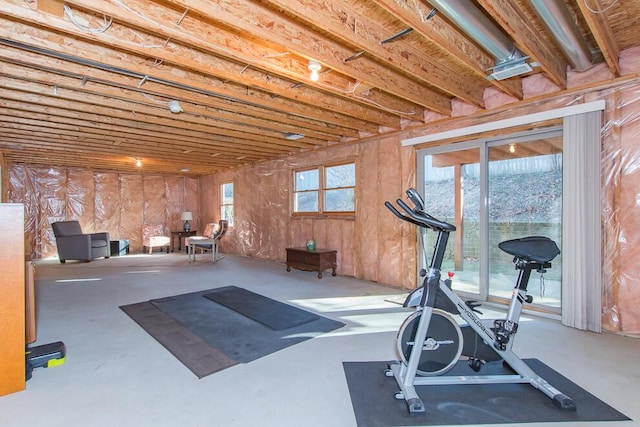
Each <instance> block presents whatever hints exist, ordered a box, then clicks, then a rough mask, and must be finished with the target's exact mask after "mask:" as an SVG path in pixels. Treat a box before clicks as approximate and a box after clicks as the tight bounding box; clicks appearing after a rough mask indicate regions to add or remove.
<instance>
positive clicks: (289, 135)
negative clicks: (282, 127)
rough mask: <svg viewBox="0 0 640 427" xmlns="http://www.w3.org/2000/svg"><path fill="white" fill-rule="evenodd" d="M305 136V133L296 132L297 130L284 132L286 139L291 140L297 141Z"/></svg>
mask: <svg viewBox="0 0 640 427" xmlns="http://www.w3.org/2000/svg"><path fill="white" fill-rule="evenodd" d="M302 138H304V135H303V134H301V133H295V132H285V133H284V139H288V140H289V141H296V140H298V139H302Z"/></svg>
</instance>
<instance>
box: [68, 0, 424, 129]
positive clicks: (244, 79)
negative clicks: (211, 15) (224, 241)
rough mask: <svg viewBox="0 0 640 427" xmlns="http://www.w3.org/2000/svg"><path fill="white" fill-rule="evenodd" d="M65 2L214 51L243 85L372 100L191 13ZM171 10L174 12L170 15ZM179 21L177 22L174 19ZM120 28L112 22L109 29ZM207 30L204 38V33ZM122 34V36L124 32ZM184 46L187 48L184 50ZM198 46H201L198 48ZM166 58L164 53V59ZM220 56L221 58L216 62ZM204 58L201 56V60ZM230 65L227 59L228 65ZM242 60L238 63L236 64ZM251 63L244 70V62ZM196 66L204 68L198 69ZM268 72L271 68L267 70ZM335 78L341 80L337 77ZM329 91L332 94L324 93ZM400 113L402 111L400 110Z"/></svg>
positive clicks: (397, 102) (414, 106)
mask: <svg viewBox="0 0 640 427" xmlns="http://www.w3.org/2000/svg"><path fill="white" fill-rule="evenodd" d="M67 3H69V4H73V5H75V6H78V7H81V8H83V9H86V10H91V11H92V12H98V13H103V14H109V16H110V18H112V19H114V21H115V22H119V23H126V25H127V26H128V27H132V28H136V29H137V30H138V31H144V32H145V33H146V32H153V33H154V34H155V35H157V36H159V37H163V38H166V40H168V42H167V43H166V44H165V46H164V47H163V49H170V48H174V52H175V54H178V50H177V47H174V45H175V43H174V42H178V43H181V44H182V45H183V46H184V48H182V50H184V52H181V53H180V55H179V56H180V57H181V58H183V59H184V58H197V57H198V55H199V54H200V52H207V53H209V54H212V55H215V56H214V57H212V58H207V61H206V62H204V63H207V64H210V65H209V67H210V68H213V69H215V72H212V71H211V70H208V71H209V72H210V73H213V74H215V73H218V74H216V75H218V77H220V78H223V79H226V80H229V81H235V82H237V83H239V84H243V85H247V86H253V87H256V88H259V89H262V90H265V91H269V92H274V93H278V94H279V95H280V96H285V97H295V98H292V99H298V100H300V101H301V102H306V103H310V102H309V101H308V100H304V99H302V96H303V94H304V93H305V92H306V91H309V92H312V93H313V95H312V97H313V100H314V101H315V102H311V104H315V105H317V106H319V107H322V108H330V106H331V101H329V104H326V102H325V99H327V100H330V99H331V98H335V97H336V96H338V97H340V98H344V99H346V100H349V101H352V102H357V103H359V104H363V105H365V106H367V107H371V106H372V105H373V104H372V103H371V102H368V101H367V100H366V98H364V97H361V96H360V97H357V96H354V95H353V94H352V93H351V92H349V91H348V90H346V88H347V87H348V86H349V85H350V84H351V82H352V81H351V80H350V79H345V78H344V77H342V76H337V75H336V74H335V73H334V74H333V75H332V76H330V78H331V79H332V80H334V82H333V84H328V82H327V78H323V81H322V82H318V83H314V82H312V81H311V80H310V79H309V69H308V67H307V65H308V63H307V62H306V61H304V63H302V62H301V61H299V60H297V58H295V57H293V56H291V55H287V56H288V57H287V58H284V59H283V58H281V55H279V54H281V53H282V50H279V51H272V50H268V49H266V48H265V47H264V45H258V44H256V43H255V42H252V41H251V39H250V38H246V37H241V36H239V35H237V34H229V33H223V32H221V31H212V28H211V24H210V23H206V24H205V23H204V22H202V21H200V20H198V19H193V18H192V16H191V15H189V14H188V13H187V14H186V15H184V16H181V15H180V14H178V13H177V12H175V11H173V10H169V9H162V8H161V7H158V5H157V4H156V5H151V4H149V3H143V2H138V3H136V4H135V6H131V7H132V8H135V11H133V10H132V9H129V8H122V7H120V6H119V5H120V4H121V3H120V2H113V1H111V2H109V1H103V2H95V1H93V0H69V1H68V2H67ZM172 13H173V15H171V14H172ZM177 21H180V24H179V25H178V24H177V23H176V22H177ZM114 30H116V28H115V26H114V24H112V26H111V27H110V28H109V31H110V32H111V31H114ZM203 34H206V37H202V35H203ZM126 36H128V35H126V34H123V35H122V36H118V39H121V38H123V37H126ZM185 49H186V50H185ZM194 49H197V50H198V51H197V52H196V51H195V50H194ZM220 58H227V59H229V60H230V61H231V62H228V61H221V60H220ZM164 59H165V60H167V59H166V58H164ZM216 61H217V63H216ZM198 62H202V61H198ZM227 64H229V65H228V66H227ZM238 65H240V66H238ZM245 66H250V67H249V68H245V69H242V71H240V70H241V67H245ZM197 70H198V71H203V70H202V69H200V68H198V69H197ZM265 72H266V73H268V74H267V75H265ZM281 78H285V79H288V80H287V81H285V82H284V84H283V86H282V87H280V88H279V89H277V88H276V85H278V83H279V79H281ZM335 80H337V81H335ZM293 82H301V83H303V84H304V87H297V88H292V86H293ZM311 87H315V88H316V89H319V90H320V92H318V91H311V90H309V88H311ZM325 92H330V93H331V95H329V94H325ZM376 98H377V99H374V100H373V101H374V102H376V103H377V104H382V105H385V106H386V107H387V109H388V110H389V111H392V110H393V111H398V112H403V111H414V110H419V111H418V113H417V115H419V116H420V117H422V116H423V109H422V108H419V103H415V102H414V103H409V102H407V101H405V100H403V99H402V98H397V97H389V96H387V95H385V94H382V93H381V94H378V95H377V96H376ZM398 114H399V115H402V114H401V113H398Z"/></svg>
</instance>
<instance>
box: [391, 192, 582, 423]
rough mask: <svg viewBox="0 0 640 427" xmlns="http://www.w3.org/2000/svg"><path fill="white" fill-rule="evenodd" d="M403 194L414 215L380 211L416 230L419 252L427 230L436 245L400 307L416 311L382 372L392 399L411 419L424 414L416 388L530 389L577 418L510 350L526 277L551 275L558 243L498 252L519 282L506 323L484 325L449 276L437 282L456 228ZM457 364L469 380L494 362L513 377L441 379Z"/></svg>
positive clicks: (531, 243)
mask: <svg viewBox="0 0 640 427" xmlns="http://www.w3.org/2000/svg"><path fill="white" fill-rule="evenodd" d="M406 194H407V197H408V199H409V200H410V201H411V202H412V203H413V205H414V208H413V209H412V208H410V207H409V206H408V205H407V204H406V203H405V202H404V201H403V200H402V199H398V200H397V201H396V203H397V205H398V206H399V207H400V208H401V210H402V211H404V213H401V212H400V211H399V210H398V209H396V208H395V207H394V206H393V205H392V204H391V203H389V202H385V206H386V207H387V208H388V209H389V210H390V211H391V212H392V213H393V214H394V215H395V216H397V217H398V218H400V219H401V220H403V221H407V222H409V223H411V224H414V225H416V226H417V227H418V229H419V230H420V234H421V239H420V243H421V245H422V246H423V249H424V246H425V244H426V236H427V232H428V230H431V231H433V232H436V233H437V239H436V243H435V246H434V250H433V254H432V258H431V263H430V264H429V268H428V270H423V271H421V273H420V274H421V276H424V281H423V283H422V286H421V287H419V288H417V289H416V290H414V291H413V292H411V293H410V294H409V295H408V296H407V298H406V300H405V302H404V307H412V308H415V309H416V310H415V312H414V313H412V314H411V315H410V316H409V317H408V318H407V319H406V320H405V321H404V322H403V324H402V326H401V327H400V330H399V331H398V337H397V350H398V353H399V355H400V359H401V360H399V361H394V362H391V363H390V364H389V366H388V367H389V369H388V370H386V372H385V375H386V376H388V377H395V379H396V382H397V383H398V386H399V387H400V391H399V392H397V393H396V395H395V397H396V399H404V400H405V401H406V403H407V406H408V409H409V413H410V414H411V415H414V414H421V413H424V412H425V405H424V402H422V400H421V399H420V397H419V396H418V394H417V392H416V389H415V387H416V386H420V385H444V384H487V383H528V384H530V385H532V386H533V387H534V388H536V389H538V390H539V391H541V392H542V393H544V394H545V395H546V396H548V397H549V398H550V399H552V401H553V403H554V404H555V405H556V406H557V407H558V408H559V409H561V410H567V411H575V410H576V405H575V402H574V401H573V400H572V399H571V398H570V397H568V396H566V395H564V394H562V393H561V392H560V391H559V390H557V389H555V388H554V387H553V386H551V385H550V384H549V383H548V382H547V381H546V380H545V379H544V378H542V377H540V376H539V375H538V374H536V373H535V372H534V371H533V370H532V369H531V368H530V367H529V366H528V365H527V364H526V363H525V362H524V361H523V360H522V359H520V358H519V357H518V356H517V355H516V354H515V353H514V352H513V351H512V350H511V348H512V346H513V341H514V337H515V334H516V332H517V331H518V320H519V318H520V314H521V312H522V306H523V304H524V303H525V302H526V303H531V302H532V301H533V298H532V297H531V296H530V295H527V284H528V282H529V277H530V275H531V272H532V271H534V270H535V271H537V272H540V273H544V272H545V271H546V269H549V268H551V260H553V259H554V258H555V257H556V256H557V255H558V254H559V253H560V250H559V249H558V246H557V245H556V243H555V242H554V241H553V240H551V239H549V238H547V237H540V236H532V237H525V238H521V239H515V240H507V241H504V242H502V243H500V244H499V245H498V247H499V248H500V249H502V250H503V251H504V252H506V253H508V254H510V255H512V256H513V257H514V258H513V262H514V264H515V268H516V269H517V270H519V274H518V279H517V282H516V285H515V287H514V290H513V294H512V298H511V303H510V305H509V311H508V313H507V315H506V318H505V319H496V320H482V319H480V318H479V317H478V316H477V315H476V312H477V313H480V312H479V310H478V306H479V305H480V304H479V303H478V302H476V301H466V302H465V301H464V300H462V299H461V298H460V297H459V296H458V295H457V294H456V293H454V291H453V290H452V289H451V279H452V277H453V274H452V273H449V274H448V277H447V278H446V279H444V280H442V278H441V273H440V268H441V266H442V261H443V259H444V255H445V250H446V247H447V241H448V239H449V234H450V233H451V232H453V231H455V230H456V227H455V226H454V225H452V224H449V223H447V222H444V221H440V220H438V219H436V218H434V217H432V216H431V215H429V214H428V213H426V212H425V211H424V200H423V199H422V197H421V196H420V195H419V194H418V192H417V191H416V190H414V189H413V188H411V189H409V190H407V192H406ZM426 257H427V255H426V252H425V261H428V259H426ZM452 314H454V315H458V314H459V315H460V316H461V317H462V319H464V321H465V322H466V324H463V325H459V324H458V322H457V321H456V320H455V319H454V318H453V317H452ZM416 343H418V344H416ZM463 357H464V358H466V359H467V361H468V364H469V367H470V368H471V370H472V371H473V372H471V373H472V374H473V373H474V372H479V371H480V370H481V369H482V366H483V365H484V364H485V363H487V362H492V361H499V360H502V361H503V364H504V365H505V366H506V367H508V368H510V369H511V370H512V371H513V372H514V374H507V375H475V374H474V375H466V376H455V375H443V374H445V373H446V372H447V371H449V370H450V369H451V368H453V366H455V365H456V363H457V362H458V360H460V359H462V358H463Z"/></svg>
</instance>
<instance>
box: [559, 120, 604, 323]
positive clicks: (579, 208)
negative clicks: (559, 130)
mask: <svg viewBox="0 0 640 427" xmlns="http://www.w3.org/2000/svg"><path fill="white" fill-rule="evenodd" d="M601 116H602V112H601V111H593V112H589V113H583V114H577V115H572V116H566V117H565V118H564V122H563V154H562V158H563V168H562V169H563V176H562V181H563V183H562V185H563V187H564V191H563V208H562V323H563V324H565V325H567V326H572V327H574V328H578V329H586V330H589V331H595V332H600V331H601V330H602V314H601V312H602V274H601V272H602V257H601V252H602V244H601V228H600V227H601V220H600V215H601V212H602V208H601V201H600V200H601V199H600V192H601V184H600V128H601V122H602V119H601Z"/></svg>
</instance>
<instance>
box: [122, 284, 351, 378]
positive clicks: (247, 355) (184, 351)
mask: <svg viewBox="0 0 640 427" xmlns="http://www.w3.org/2000/svg"><path fill="white" fill-rule="evenodd" d="M229 288H232V287H228V288H219V289H220V290H223V289H229ZM215 291H216V289H209V290H206V291H199V292H193V293H188V294H182V295H176V296H172V297H167V298H161V299H154V300H151V301H148V302H143V303H138V304H131V305H127V306H122V307H120V308H121V309H122V310H123V311H124V312H125V313H127V314H128V315H129V316H130V317H131V318H132V319H133V320H135V321H136V322H137V323H138V324H139V325H140V326H141V327H142V328H143V329H144V330H145V331H147V332H148V333H149V334H150V335H151V336H152V337H154V338H155V339H156V340H157V341H158V342H159V343H160V344H162V345H163V346H164V347H165V348H166V349H167V350H169V351H170V352H171V353H172V354H173V355H174V356H175V357H176V358H177V359H178V360H180V361H181V362H182V363H183V364H184V365H185V366H187V367H188V368H189V369H190V370H191V371H192V372H193V373H194V374H195V375H196V376H198V378H202V377H204V376H207V375H210V374H212V373H214V372H217V371H220V370H222V369H225V368H228V367H230V366H233V365H235V364H238V363H247V362H250V361H252V360H256V359H258V358H260V357H263V356H266V355H268V354H271V353H273V352H276V351H278V350H282V349H284V348H286V347H289V346H292V345H294V344H297V343H300V342H303V341H306V340H308V339H310V338H314V337H316V336H318V335H321V334H323V333H326V332H330V331H332V330H335V329H338V328H340V327H342V326H344V323H342V322H338V321H335V320H331V319H328V318H325V317H322V316H317V319H316V320H313V321H309V322H307V323H304V324H302V325H298V326H295V327H292V328H289V329H286V330H279V331H274V330H273V329H271V328H269V327H267V326H265V325H263V324H261V323H259V322H256V321H254V320H252V319H250V318H248V317H246V316H244V315H242V314H240V313H238V312H236V311H234V310H231V309H229V308H227V307H225V306H223V305H220V304H217V303H215V302H213V301H211V300H209V299H208V298H205V297H204V295H205V294H209V293H212V292H215Z"/></svg>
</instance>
